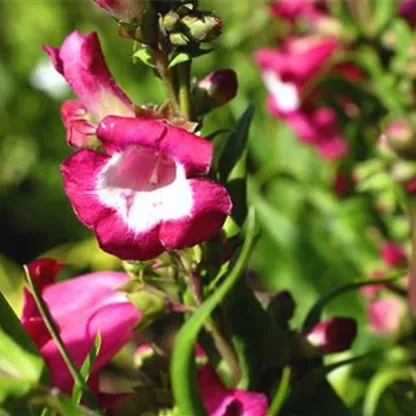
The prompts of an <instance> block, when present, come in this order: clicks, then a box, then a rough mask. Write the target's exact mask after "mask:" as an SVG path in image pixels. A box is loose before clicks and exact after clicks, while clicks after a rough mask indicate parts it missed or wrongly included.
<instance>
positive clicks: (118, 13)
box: [94, 0, 145, 23]
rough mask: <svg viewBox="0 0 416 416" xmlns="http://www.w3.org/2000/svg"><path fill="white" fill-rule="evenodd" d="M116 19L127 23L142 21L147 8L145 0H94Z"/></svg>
mask: <svg viewBox="0 0 416 416" xmlns="http://www.w3.org/2000/svg"><path fill="white" fill-rule="evenodd" d="M94 3H95V4H96V5H97V6H99V7H101V8H103V9H104V10H105V11H106V12H107V13H108V14H110V15H111V16H113V17H114V18H115V19H117V20H120V21H122V22H127V23H140V20H141V18H142V15H143V10H144V8H145V6H144V4H143V3H144V1H143V0H94Z"/></svg>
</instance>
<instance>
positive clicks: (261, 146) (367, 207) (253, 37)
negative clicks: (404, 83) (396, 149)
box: [0, 0, 408, 415]
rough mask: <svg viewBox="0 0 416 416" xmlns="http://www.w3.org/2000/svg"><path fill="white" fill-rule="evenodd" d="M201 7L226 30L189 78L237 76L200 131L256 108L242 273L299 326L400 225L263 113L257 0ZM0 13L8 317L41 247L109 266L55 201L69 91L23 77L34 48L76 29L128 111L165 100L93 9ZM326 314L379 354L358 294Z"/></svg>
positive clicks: (37, 0) (356, 381)
mask: <svg viewBox="0 0 416 416" xmlns="http://www.w3.org/2000/svg"><path fill="white" fill-rule="evenodd" d="M202 5H203V6H204V7H205V8H206V9H207V10H214V11H217V12H218V13H219V14H220V15H221V16H222V17H223V18H224V21H225V28H224V35H223V36H222V37H221V38H220V39H219V40H218V42H216V48H215V50H214V52H213V53H211V54H208V55H205V56H202V57H200V58H198V59H197V60H196V62H195V65H194V75H195V76H197V77H202V76H204V75H205V74H207V73H208V72H210V71H211V70H212V69H214V68H226V67H231V68H233V69H234V70H235V71H236V72H237V74H238V78H239V93H238V96H237V98H236V99H235V100H234V101H233V102H232V103H231V104H229V105H228V106H227V107H225V108H221V109H217V110H215V111H214V112H213V113H211V114H210V115H209V116H208V117H207V118H206V120H205V123H204V128H203V133H204V134H206V135H208V134H210V133H212V132H214V131H215V130H218V129H222V128H230V127H232V125H233V123H234V120H235V119H236V118H238V117H239V116H240V115H241V114H242V112H243V111H244V109H245V108H246V107H247V105H248V104H249V102H250V101H253V102H254V103H255V104H256V110H255V115H254V121H253V124H252V127H251V134H250V158H249V160H250V167H251V170H252V178H251V180H250V183H249V193H250V198H251V201H252V203H253V205H254V206H255V208H256V209H257V212H258V216H259V221H260V224H261V226H262V237H261V239H260V241H259V243H258V245H257V248H256V249H255V252H254V256H253V260H252V264H251V267H252V268H253V269H254V270H255V271H257V272H258V273H259V275H260V276H261V278H262V282H263V283H264V285H265V286H266V287H267V288H268V289H269V290H271V291H278V290H283V289H287V290H290V291H291V292H292V293H293V295H294V298H295V299H296V300H297V311H296V316H295V322H297V323H299V322H301V321H302V319H303V318H304V316H305V314H306V312H307V310H308V309H309V308H310V307H311V305H312V304H313V303H314V302H315V301H316V299H317V298H318V297H319V296H320V295H321V294H323V293H325V292H326V291H328V290H329V289H331V288H333V287H334V286H337V285H340V284H344V283H348V282H351V281H356V280H360V279H365V278H366V275H365V274H366V273H369V271H371V270H372V269H374V268H377V266H378V265H379V264H380V259H379V255H378V248H377V243H378V242H380V241H381V240H382V239H383V238H387V237H395V238H396V239H399V240H400V239H403V238H404V237H405V236H406V233H407V232H408V230H407V227H406V224H403V221H400V220H395V221H394V222H392V223H391V224H392V225H391V227H390V228H389V229H387V230H386V229H384V228H382V229H381V231H380V227H379V226H380V221H381V220H380V218H379V215H378V214H377V215H376V213H375V212H374V208H373V206H372V204H371V203H370V199H369V197H368V196H367V195H365V194H364V195H355V196H353V197H349V198H346V199H344V200H342V199H340V198H339V197H338V196H337V195H336V194H335V192H334V191H333V190H332V188H331V183H332V178H333V175H334V172H335V166H333V165H331V164H329V163H328V162H325V161H322V159H320V158H319V156H318V155H317V154H316V152H315V151H314V150H313V149H311V148H309V147H305V146H303V145H302V144H300V143H299V142H298V141H297V140H296V138H295V137H294V135H293V133H292V131H291V130H290V129H288V128H287V127H286V126H283V125H282V124H280V123H279V122H278V121H277V120H276V119H274V118H272V117H271V116H270V115H269V114H267V112H266V110H265V90H264V87H263V84H262V81H261V77H260V72H259V70H258V68H257V67H256V65H255V63H254V60H253V52H254V51H255V50H256V49H257V48H258V47H261V46H265V45H271V44H273V42H274V35H273V30H270V29H271V28H272V27H273V25H274V24H275V22H271V21H270V19H269V17H268V10H267V7H266V1H255V2H254V1H253V0H239V1H219V0H217V1H205V2H204V1H202ZM0 15H1V16H2V25H1V26H0V229H1V233H0V253H1V257H0V289H1V291H2V292H4V293H5V295H6V297H7V298H8V299H9V300H10V301H11V303H12V304H13V306H14V308H15V309H16V310H17V311H18V310H19V308H20V296H19V294H20V293H21V273H20V269H19V268H18V266H16V264H20V263H22V262H27V261H30V260H32V259H33V258H35V257H37V256H39V255H41V254H42V253H45V252H48V253H49V254H50V255H54V256H56V257H58V258H61V259H64V260H66V261H68V262H69V263H70V264H71V265H73V266H74V270H77V271H79V270H86V269H103V268H117V267H119V262H118V261H117V259H115V258H113V257H111V256H109V255H106V254H104V253H102V252H100V250H99V249H98V247H97V245H96V243H95V242H94V240H93V239H92V238H91V233H90V232H89V231H88V230H87V229H86V228H85V227H84V226H83V225H82V224H81V223H80V222H79V221H78V220H77V219H76V217H75V215H74V214H73V212H72V209H71V207H70V205H69V203H68V201H67V199H66V197H65V195H64V192H63V189H62V185H61V178H60V174H59V163H60V162H61V161H62V160H63V159H64V158H65V157H66V156H68V155H69V154H70V152H71V150H70V149H69V148H68V147H67V145H66V142H65V132H64V128H63V126H62V124H61V121H60V118H59V107H60V104H61V102H62V101H63V100H64V99H67V98H68V97H70V92H69V90H68V91H67V92H66V91H63V90H62V88H61V89H59V90H58V89H57V90H56V91H53V90H51V91H49V92H48V91H43V90H41V89H39V87H36V86H35V85H34V76H35V75H34V74H35V73H36V71H37V70H39V65H42V63H43V65H45V62H46V57H45V54H44V53H43V52H42V50H41V45H42V44H51V45H59V44H60V43H61V42H62V40H63V39H64V38H65V36H66V35H67V34H68V33H69V32H70V31H72V30H75V29H78V30H81V31H92V30H96V31H98V33H99V35H100V39H101V41H102V45H103V49H104V53H105V55H106V58H107V61H108V64H109V67H110V68H111V70H112V72H113V74H114V76H115V78H116V79H117V80H118V82H119V83H120V84H121V85H122V86H123V87H124V88H125V90H126V91H127V92H128V93H129V95H130V96H131V97H132V98H133V100H134V101H135V103H136V104H144V103H149V102H156V103H161V102H162V101H163V98H164V95H163V88H162V85H161V84H160V82H159V81H158V80H156V79H155V77H153V75H152V72H151V69H149V68H148V67H146V66H144V65H134V64H133V63H132V61H131V52H132V44H131V42H130V41H127V40H124V39H121V38H119V37H118V36H117V25H116V23H115V22H113V21H112V20H111V19H109V18H108V17H107V16H106V15H105V14H104V13H103V12H102V11H101V10H99V9H98V8H96V7H94V6H93V5H92V2H89V1H87V0H78V1H66V0H53V1H52V0H32V1H30V2H29V1H3V2H0ZM359 122H360V120H358V121H357V122H356V123H357V124H356V125H354V124H353V123H350V125H348V126H347V129H346V131H345V132H344V133H345V134H346V136H347V138H348V140H349V141H350V143H351V147H352V148H353V149H354V148H355V149H356V154H355V155H356V157H357V159H365V157H366V152H367V150H366V145H368V144H369V143H368V138H363V136H362V133H361V132H360V128H359V127H360V126H359ZM325 312H326V313H327V314H332V315H333V314H337V315H343V316H353V317H355V318H357V319H358V320H359V322H360V323H361V324H363V325H361V328H362V332H361V333H360V334H359V336H358V341H357V342H356V344H355V352H357V353H359V352H363V351H367V350H368V348H369V347H375V346H378V347H381V344H380V342H379V341H378V340H374V339H373V338H372V337H371V336H370V335H368V334H366V325H365V314H364V305H363V303H362V301H361V298H360V296H359V294H357V293H349V294H346V295H343V296H342V297H340V298H339V299H337V300H336V301H334V302H332V303H331V304H330V305H329V306H328V308H327V309H326V311H325ZM382 357H383V356H382V354H381V353H379V354H378V355H377V354H374V356H373V358H372V360H373V361H374V363H373V362H372V363H370V364H369V365H368V366H364V367H363V368H361V369H360V368H359V369H358V370H354V371H356V373H354V374H355V378H351V375H352V371H351V368H350V367H346V369H344V370H343V372H342V373H341V372H340V373H336V376H334V380H336V386H337V389H338V390H339V391H340V392H341V393H342V394H343V395H344V396H345V397H347V401H348V402H349V403H351V404H352V403H354V402H355V400H356V398H358V397H360V396H361V395H362V392H363V391H365V386H366V380H368V379H369V378H370V376H371V374H372V371H373V370H372V368H374V366H377V365H378V362H379V361H378V360H381V359H383V358H382ZM373 364H374V366H373ZM386 371H387V370H386ZM345 380H348V383H345ZM394 394H395V392H392V393H391V397H394ZM389 397H390V396H389ZM386 400H387V399H386ZM389 400H390V399H389ZM391 400H393V399H391ZM358 414H359V413H358ZM382 414H383V415H390V414H391V415H394V414H397V413H388V412H386V413H382Z"/></svg>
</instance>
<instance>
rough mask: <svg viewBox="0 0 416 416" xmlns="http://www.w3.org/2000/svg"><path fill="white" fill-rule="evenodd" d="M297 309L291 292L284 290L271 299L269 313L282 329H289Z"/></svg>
mask: <svg viewBox="0 0 416 416" xmlns="http://www.w3.org/2000/svg"><path fill="white" fill-rule="evenodd" d="M295 308H296V304H295V301H294V299H293V296H292V295H291V293H290V292H289V291H287V290H284V291H282V292H279V293H278V294H277V295H275V296H274V297H273V298H272V299H271V301H270V303H269V305H268V307H267V312H268V313H269V314H270V315H271V316H272V317H273V319H274V320H275V321H276V322H277V324H278V325H279V326H280V327H281V328H288V324H289V321H290V320H291V319H292V317H293V314H294V313H295Z"/></svg>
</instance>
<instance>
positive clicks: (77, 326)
mask: <svg viewBox="0 0 416 416" xmlns="http://www.w3.org/2000/svg"><path fill="white" fill-rule="evenodd" d="M27 267H28V270H29V273H30V275H31V277H32V279H33V281H34V283H35V284H36V286H37V288H38V289H39V291H40V293H41V295H42V297H43V299H44V301H45V302H46V304H47V306H48V308H49V311H50V313H51V315H52V318H53V320H54V322H55V324H56V326H57V328H58V330H59V333H60V335H61V337H62V339H63V341H64V343H65V346H66V348H67V350H68V352H69V354H70V355H71V357H72V359H73V360H74V362H75V364H76V365H77V366H80V365H81V364H82V363H83V361H84V360H85V358H86V356H87V355H88V353H89V352H90V350H91V348H92V346H93V345H94V341H95V338H96V336H97V334H98V333H99V334H100V336H101V339H102V343H101V349H100V351H99V354H98V357H97V359H96V361H95V363H94V368H93V376H94V375H96V374H97V371H98V370H99V369H100V368H101V367H103V366H104V365H105V364H106V363H107V362H108V361H109V360H110V359H111V358H112V357H113V355H114V354H115V353H116V352H117V351H118V350H119V349H120V348H121V347H122V346H123V345H124V344H126V343H127V342H128V341H129V340H130V339H131V336H132V330H133V328H134V326H135V325H136V324H137V323H138V322H139V320H140V318H141V315H140V312H139V311H138V310H137V309H136V308H135V307H134V306H133V304H132V303H131V302H129V301H128V299H127V297H126V294H125V293H123V292H121V291H118V288H119V287H120V286H121V285H123V284H124V283H126V282H127V281H128V280H129V277H128V276H127V275H126V274H124V273H118V272H96V273H90V274H86V275H82V276H78V277H75V278H73V279H71V280H67V281H64V282H60V283H54V280H55V277H56V274H57V273H58V272H59V270H60V267H61V266H60V265H59V264H58V263H57V262H56V261H55V260H52V259H42V260H36V261H34V262H32V263H30V264H29V265H28V266H27ZM24 296H25V298H24V306H23V315H22V324H23V326H24V327H25V329H26V330H27V332H28V333H29V335H30V336H31V337H32V339H33V341H34V342H35V343H36V345H37V347H38V348H39V350H40V352H41V354H42V356H43V357H44V358H45V360H46V362H47V364H48V367H49V370H50V373H51V378H52V384H53V386H55V387H58V388H59V389H60V390H62V391H63V392H65V393H69V392H70V391H71V388H72V385H73V380H72V377H71V375H70V373H69V371H68V369H67V367H66V365H65V363H64V361H63V359H62V357H61V355H60V353H59V351H58V348H57V346H56V344H55V341H54V340H53V339H52V338H51V336H50V334H49V332H48V330H47V329H46V327H45V324H44V322H43V320H42V318H41V316H40V315H39V312H38V309H37V307H36V304H35V302H34V300H33V298H32V295H31V294H30V293H29V292H28V291H27V290H26V289H25V294H24Z"/></svg>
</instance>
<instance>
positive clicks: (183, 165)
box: [61, 116, 232, 260]
mask: <svg viewBox="0 0 416 416" xmlns="http://www.w3.org/2000/svg"><path fill="white" fill-rule="evenodd" d="M97 136H98V138H99V139H100V140H101V142H102V144H103V146H104V150H105V151H104V152H96V151H93V150H91V149H82V150H79V151H77V152H76V153H75V154H73V155H72V156H70V157H69V158H68V159H67V160H66V161H65V162H64V163H63V164H62V167H61V172H62V175H63V178H64V188H65V191H66V193H67V195H68V197H69V199H70V201H71V203H72V205H73V207H74V210H75V212H76V214H77V216H78V217H79V219H80V220H81V221H82V222H83V223H84V224H85V225H87V226H88V227H90V228H92V229H93V230H94V232H95V234H96V236H97V238H98V241H99V243H100V246H101V247H102V248H103V250H105V251H107V252H109V253H112V254H114V255H116V256H118V257H120V258H122V259H128V260H133V259H134V260H146V259H150V258H153V257H156V256H157V255H159V254H161V253H162V252H163V251H164V250H171V249H179V248H184V247H188V246H192V245H195V244H198V243H199V242H201V241H203V240H206V239H208V238H210V237H212V236H213V235H215V234H216V233H217V232H218V231H219V230H220V229H221V227H222V224H223V223H224V220H225V218H226V216H227V215H228V214H229V213H230V211H231V206H232V204H231V200H230V197H229V195H228V193H227V191H226V189H225V188H224V187H223V186H222V185H220V184H218V183H215V182H213V181H210V180H207V179H202V178H198V177H197V176H198V175H204V174H206V173H207V172H208V170H209V168H210V164H211V158H212V143H211V142H209V141H207V140H205V139H203V138H200V137H198V136H196V135H194V134H192V133H190V132H188V131H186V130H184V129H181V128H178V127H174V126H172V125H169V124H167V123H166V122H164V121H163V120H151V119H141V118H133V117H113V116H110V117H106V118H105V119H104V120H103V121H102V122H101V123H100V125H99V127H98V129H97Z"/></svg>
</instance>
